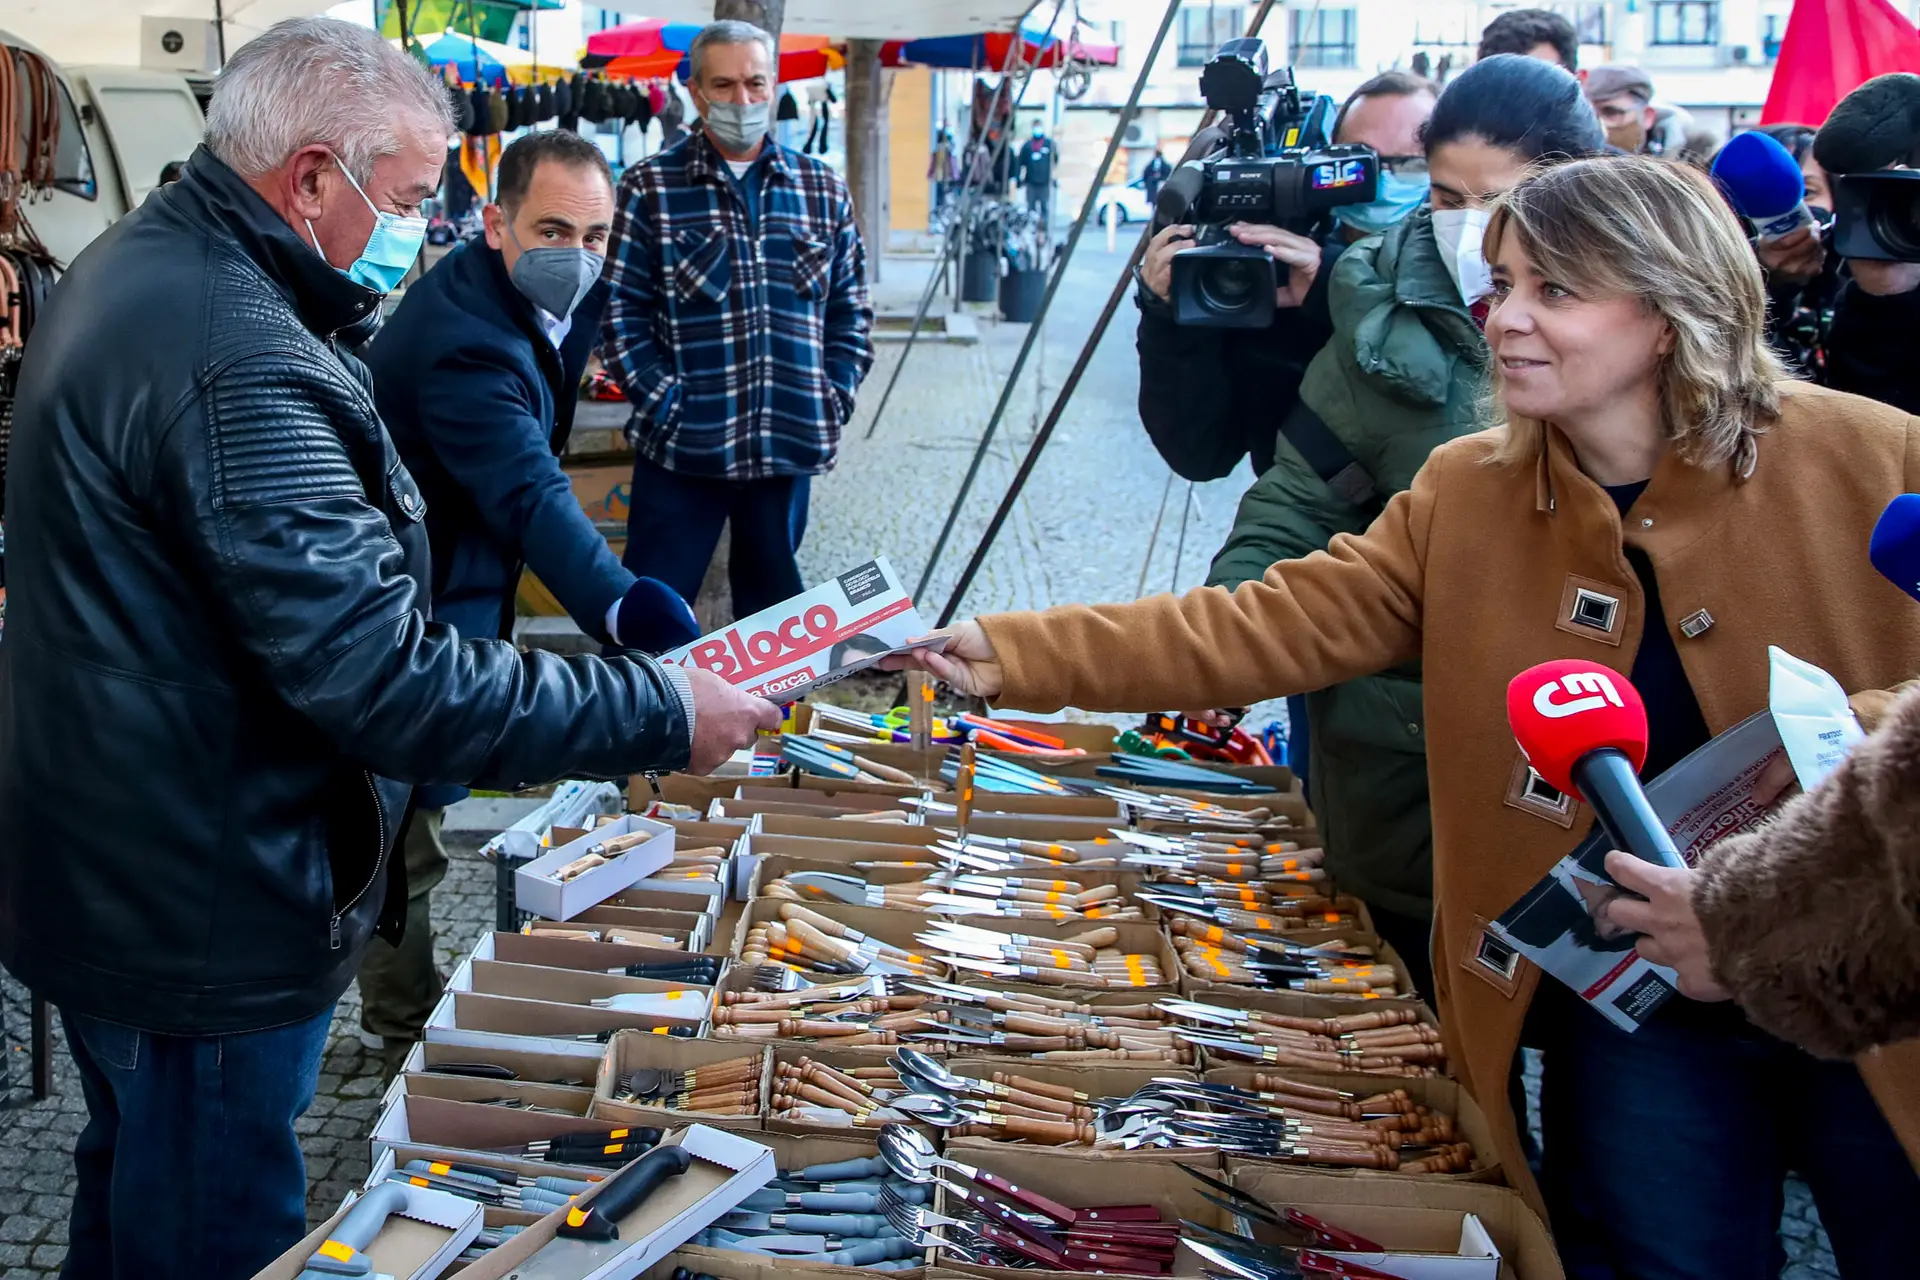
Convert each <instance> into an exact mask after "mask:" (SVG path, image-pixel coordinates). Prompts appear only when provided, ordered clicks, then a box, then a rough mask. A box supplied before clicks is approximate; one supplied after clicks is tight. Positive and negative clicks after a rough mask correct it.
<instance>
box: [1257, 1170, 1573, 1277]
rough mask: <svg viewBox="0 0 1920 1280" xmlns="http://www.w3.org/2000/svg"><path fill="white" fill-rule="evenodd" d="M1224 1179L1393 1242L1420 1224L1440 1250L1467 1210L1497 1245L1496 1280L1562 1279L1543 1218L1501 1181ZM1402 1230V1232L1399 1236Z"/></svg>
mask: <svg viewBox="0 0 1920 1280" xmlns="http://www.w3.org/2000/svg"><path fill="white" fill-rule="evenodd" d="M1229 1180H1230V1181H1231V1182H1232V1183H1233V1185H1234V1188H1235V1189H1236V1190H1239V1191H1243V1192H1245V1193H1246V1194H1247V1195H1250V1196H1252V1197H1253V1198H1254V1199H1256V1200H1259V1201H1261V1202H1263V1203H1265V1204H1266V1205H1267V1206H1269V1207H1270V1208H1276V1209H1278V1208H1292V1209H1300V1210H1303V1211H1305V1212H1307V1213H1310V1214H1312V1215H1314V1216H1315V1217H1317V1218H1320V1219H1322V1220H1323V1221H1326V1222H1328V1223H1330V1224H1332V1225H1333V1226H1336V1227H1340V1228H1343V1229H1345V1230H1348V1231H1353V1232H1356V1233H1358V1234H1360V1235H1363V1236H1366V1237H1368V1238H1370V1239H1372V1240H1374V1241H1375V1242H1376V1243H1379V1244H1387V1245H1392V1244H1395V1243H1396V1242H1397V1241H1398V1240H1400V1239H1403V1238H1409V1237H1410V1236H1411V1233H1412V1231H1414V1230H1424V1231H1425V1232H1426V1233H1428V1235H1429V1238H1431V1239H1433V1240H1434V1241H1435V1242H1436V1243H1439V1244H1440V1245H1441V1248H1442V1249H1443V1250H1444V1249H1445V1248H1447V1247H1449V1246H1448V1241H1449V1238H1450V1236H1457V1234H1458V1232H1457V1229H1456V1228H1457V1224H1458V1222H1459V1219H1460V1217H1461V1216H1462V1215H1464V1214H1472V1215H1473V1216H1474V1217H1476V1218H1478V1219H1479V1220H1480V1224H1481V1226H1483V1227H1484V1228H1485V1229H1486V1233H1487V1235H1488V1236H1489V1237H1490V1238H1491V1239H1492V1242H1493V1245H1494V1247H1495V1248H1496V1249H1498V1250H1499V1253H1500V1260H1501V1263H1502V1264H1503V1265H1502V1268H1501V1271H1500V1274H1501V1276H1502V1278H1503V1280H1565V1274H1566V1273H1565V1272H1564V1271H1563V1270H1562V1269H1561V1266H1560V1258H1559V1255H1558V1253H1557V1252H1556V1251H1555V1249H1554V1247H1553V1237H1552V1236H1551V1234H1549V1233H1548V1231H1547V1228H1546V1224H1544V1223H1543V1222H1541V1221H1540V1218H1539V1216H1538V1215H1536V1214H1535V1213H1534V1212H1533V1210H1531V1209H1529V1208H1528V1207H1527V1203H1526V1201H1525V1200H1523V1199H1521V1198H1520V1193H1519V1192H1517V1191H1511V1190H1508V1189H1507V1188H1505V1187H1490V1186H1480V1185H1475V1184H1473V1183H1463V1182H1456V1181H1444V1182H1435V1181H1433V1180H1431V1179H1426V1178H1397V1179H1385V1178H1370V1179H1346V1180H1340V1179H1329V1178H1323V1177H1321V1176H1320V1175H1318V1174H1317V1173H1311V1172H1307V1171H1305V1170H1299V1171H1296V1170H1293V1169H1288V1168H1284V1167H1282V1166H1278V1165H1254V1164H1251V1163H1241V1164H1239V1166H1238V1167H1237V1168H1234V1169H1233V1170H1232V1172H1231V1174H1230V1177H1229ZM1405 1215H1420V1217H1418V1218H1415V1217H1411V1216H1405ZM1433 1215H1438V1216H1437V1217H1436V1216H1433ZM1403 1229H1405V1230H1406V1231H1407V1232H1408V1236H1407V1237H1403V1236H1402V1234H1401V1232H1402V1230H1403ZM1255 1238H1256V1239H1259V1238H1262V1237H1261V1236H1259V1235H1256V1237H1255ZM1409 1243H1411V1240H1410V1239H1409ZM1439 1262H1440V1263H1442V1264H1448V1263H1451V1262H1452V1260H1451V1259H1445V1258H1443V1259H1440V1260H1439ZM1372 1265H1375V1266H1376V1267H1379V1266H1380V1264H1372ZM1380 1269H1384V1270H1387V1271H1388V1273H1389V1274H1391V1275H1400V1276H1414V1275H1415V1274H1416V1273H1415V1272H1414V1271H1412V1270H1407V1269H1398V1270H1395V1269H1393V1268H1391V1267H1382V1268H1380ZM1418 1274H1419V1275H1420V1276H1421V1277H1423V1278H1424V1277H1425V1276H1426V1275H1429V1274H1431V1275H1441V1274H1442V1272H1441V1271H1440V1270H1438V1269H1435V1270H1433V1271H1431V1272H1428V1271H1422V1272H1420V1273H1418ZM1453 1275H1454V1273H1453V1272H1451V1271H1447V1272H1445V1280H1453Z"/></svg>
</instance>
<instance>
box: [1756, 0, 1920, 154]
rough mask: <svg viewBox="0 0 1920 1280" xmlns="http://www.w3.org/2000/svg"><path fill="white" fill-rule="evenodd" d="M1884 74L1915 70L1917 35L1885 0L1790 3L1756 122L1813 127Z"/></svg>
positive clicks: (1918, 64)
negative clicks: (1764, 102)
mask: <svg viewBox="0 0 1920 1280" xmlns="http://www.w3.org/2000/svg"><path fill="white" fill-rule="evenodd" d="M1889 71H1916V72H1920V32H1916V31H1915V30H1914V27H1913V24H1912V23H1910V22H1908V21H1907V20H1906V18H1904V17H1902V16H1901V14H1900V11H1899V10H1897V9H1895V8H1894V7H1893V5H1892V4H1891V3H1889V0H1794V5H1793V16H1792V17H1791V18H1789V19H1787V34H1786V37H1785V38H1784V39H1783V40H1782V41H1781V44H1780V59H1779V61H1778V62H1777V63H1776V64H1775V66H1774V68H1773V87H1772V88H1771V89H1770V90H1769V91H1768V92H1767V105H1766V107H1765V108H1764V109H1763V110H1762V111H1761V112H1760V123H1761V124H1809V125H1813V126H1814V127H1816V128H1818V127H1819V126H1820V125H1821V124H1823V123H1824V122H1825V121H1826V118H1827V113H1828V112H1830V111H1832V110H1833V108H1834V105H1835V104H1836V103H1838V102H1839V101H1840V99H1842V98H1844V97H1846V96H1847V95H1848V94H1849V93H1852V92H1853V91H1854V90H1855V89H1857V88H1859V87H1860V86H1861V85H1862V84H1864V83H1866V82H1867V81H1868V80H1871V79H1873V77H1875V76H1883V75H1885V74H1887V73H1888V72H1889Z"/></svg>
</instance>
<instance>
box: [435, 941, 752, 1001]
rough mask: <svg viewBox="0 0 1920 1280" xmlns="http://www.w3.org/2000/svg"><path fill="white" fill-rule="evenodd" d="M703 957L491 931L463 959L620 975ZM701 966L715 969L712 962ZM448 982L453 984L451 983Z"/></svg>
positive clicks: (689, 982) (690, 981)
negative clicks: (630, 968)
mask: <svg viewBox="0 0 1920 1280" xmlns="http://www.w3.org/2000/svg"><path fill="white" fill-rule="evenodd" d="M709 927H710V926H709ZM704 958H705V956H704V955H700V954H695V955H689V954H687V953H685V952H681V951H673V950H667V949H663V948H659V947H633V946H628V945H626V944H625V943H619V942H584V941H581V940H579V939H576V938H564V937H556V936H554V935H552V934H542V933H489V934H484V935H482V936H481V938H480V941H479V943H478V944H477V945H476V946H475V947H474V949H473V952H472V954H471V955H469V956H468V957H467V958H466V960H463V961H461V966H462V967H465V966H466V965H467V964H469V963H471V962H473V961H479V960H499V961H503V962H505V963H507V964H532V965H539V966H541V967H542V968H547V969H573V970H578V971H579V972H581V973H597V974H619V973H622V972H623V971H624V970H625V969H626V968H627V966H629V965H636V964H644V965H650V966H659V965H664V966H667V967H669V968H673V969H680V968H683V967H685V966H687V965H689V964H695V965H698V962H699V961H700V960H702V959H704ZM699 967H702V968H707V969H711V968H712V966H710V965H707V966H699ZM724 969H725V966H724V964H723V965H722V966H721V970H722V971H723V972H724ZM458 976H459V974H458V970H456V971H455V977H456V978H458ZM674 981H676V982H677V983H678V985H681V986H687V987H699V986H712V985H714V984H713V983H703V982H700V981H698V980H697V978H693V977H690V978H687V979H684V980H681V979H675V980H674ZM716 981H717V979H716ZM449 985H452V984H451V982H450V983H449Z"/></svg>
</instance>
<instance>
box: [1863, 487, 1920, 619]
mask: <svg viewBox="0 0 1920 1280" xmlns="http://www.w3.org/2000/svg"><path fill="white" fill-rule="evenodd" d="M1867 555H1868V557H1869V558H1870V559H1871V560H1872V561H1873V567H1874V568H1876V569H1878V570H1879V571H1880V575H1881V576H1882V577H1884V578H1885V579H1886V580H1887V581H1888V582H1891V583H1892V584H1893V585H1894V586H1896V587H1898V588H1900V589H1901V590H1902V591H1904V592H1906V593H1907V594H1908V595H1910V596H1912V597H1913V598H1914V599H1915V600H1920V493H1903V494H1901V495H1900V496H1899V497H1897V498H1895V499H1894V500H1893V501H1892V502H1889V503H1888V504H1887V509H1886V510H1885V511H1882V512H1881V513H1880V519H1879V521H1878V523H1876V524H1875V525H1874V526H1873V541H1872V543H1871V544H1869V546H1868V549H1867Z"/></svg>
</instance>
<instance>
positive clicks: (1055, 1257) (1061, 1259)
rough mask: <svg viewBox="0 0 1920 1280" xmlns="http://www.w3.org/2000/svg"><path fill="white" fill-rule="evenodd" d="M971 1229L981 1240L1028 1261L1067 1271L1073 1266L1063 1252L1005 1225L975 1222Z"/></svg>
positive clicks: (1051, 1268) (1054, 1269)
mask: <svg viewBox="0 0 1920 1280" xmlns="http://www.w3.org/2000/svg"><path fill="white" fill-rule="evenodd" d="M973 1230H974V1231H975V1232H976V1233H977V1234H978V1235H979V1236H980V1238H981V1239H983V1240H989V1241H991V1242H992V1243H994V1244H997V1245H999V1246H1000V1247H1001V1248H1002V1249H1011V1250H1012V1251H1013V1252H1015V1253H1017V1254H1019V1255H1020V1256H1021V1257H1023V1258H1025V1259H1027V1260H1028V1261H1029V1262H1037V1263H1039V1264H1040V1265H1041V1266H1043V1267H1046V1268H1048V1269H1050V1270H1053V1271H1069V1270H1073V1269H1074V1268H1073V1267H1072V1266H1071V1265H1070V1264H1069V1263H1068V1261H1067V1256H1066V1254H1065V1253H1060V1252H1055V1251H1053V1250H1050V1249H1047V1248H1044V1247H1042V1246H1041V1245H1039V1244H1036V1243H1035V1242H1033V1241H1032V1240H1029V1239H1027V1238H1026V1237H1025V1236H1023V1235H1021V1234H1020V1233H1019V1232H1017V1231H1009V1230H1007V1229H1006V1228H1005V1227H996V1226H994V1225H993V1224H992V1223H990V1222H982V1223H979V1224H977V1225H976V1226H975V1227H974V1228H973Z"/></svg>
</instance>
